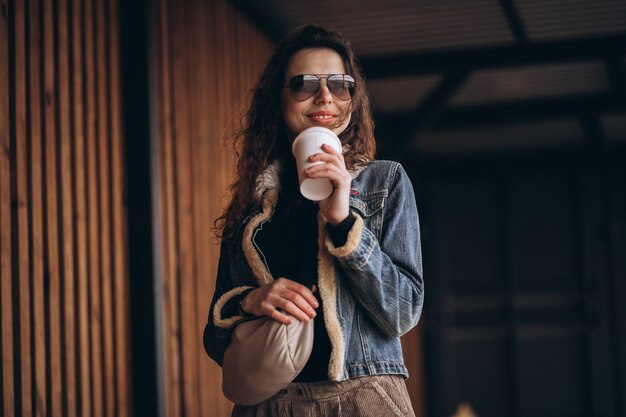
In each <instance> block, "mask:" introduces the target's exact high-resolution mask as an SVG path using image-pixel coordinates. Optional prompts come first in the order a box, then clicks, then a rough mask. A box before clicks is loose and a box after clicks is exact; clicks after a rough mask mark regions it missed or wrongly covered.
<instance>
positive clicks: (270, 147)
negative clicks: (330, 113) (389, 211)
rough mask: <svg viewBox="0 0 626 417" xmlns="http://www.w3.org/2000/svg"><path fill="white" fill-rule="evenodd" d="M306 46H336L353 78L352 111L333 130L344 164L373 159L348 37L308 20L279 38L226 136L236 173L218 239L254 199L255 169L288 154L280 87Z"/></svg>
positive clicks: (367, 111)
mask: <svg viewBox="0 0 626 417" xmlns="http://www.w3.org/2000/svg"><path fill="white" fill-rule="evenodd" d="M308 48H329V49H332V50H334V51H336V52H337V53H338V54H339V55H340V56H341V58H342V59H343V63H344V67H345V68H346V73H347V74H350V75H352V77H353V78H354V79H355V82H356V92H355V94H354V95H353V97H352V102H351V112H352V117H351V120H350V123H349V125H348V127H347V128H346V129H345V130H344V131H343V132H342V133H341V134H340V135H339V139H340V140H341V143H342V144H343V145H344V154H343V155H344V159H345V161H346V166H347V168H348V169H354V168H356V167H358V166H362V165H365V164H367V163H368V162H369V161H371V160H373V159H374V154H375V151H376V142H375V139H374V121H373V118H372V111H371V107H370V102H369V97H368V95H367V92H366V89H365V83H364V79H363V75H362V73H361V69H360V67H359V65H358V62H357V59H356V56H355V55H354V52H353V51H352V49H351V47H350V44H349V42H348V41H347V40H346V39H345V38H344V37H343V36H342V35H341V34H339V33H337V32H333V31H329V30H326V29H324V28H321V27H317V26H312V25H308V26H304V27H301V28H299V29H297V30H295V31H293V32H291V33H290V34H289V35H287V36H286V37H285V38H283V39H282V40H281V41H280V42H279V44H278V47H277V49H276V51H275V52H274V55H273V56H272V57H271V58H270V60H269V61H268V63H267V65H266V67H265V69H264V71H263V73H262V74H261V77H260V79H259V81H258V83H257V85H256V87H255V88H254V90H253V91H252V99H251V102H250V107H249V108H248V111H247V112H246V114H245V116H244V117H243V118H242V120H241V122H240V123H241V127H240V128H239V129H238V130H237V131H236V132H235V133H234V134H233V135H232V136H231V137H230V138H228V139H229V140H230V141H232V145H233V148H234V149H235V152H236V154H237V156H238V162H237V179H236V180H235V181H234V182H233V183H232V184H231V186H230V193H231V196H232V198H231V201H230V204H229V205H228V207H227V208H226V210H224V212H223V213H222V215H221V216H220V217H218V218H217V219H216V220H215V222H214V225H215V231H216V235H217V236H218V237H221V238H222V239H228V238H230V237H232V236H233V235H234V234H235V231H236V229H237V226H238V225H241V224H242V223H243V221H244V219H245V217H246V216H247V215H248V214H249V212H250V210H251V209H254V208H255V207H257V206H259V205H260V196H258V195H257V192H256V188H257V185H258V184H257V181H258V178H259V176H260V174H262V173H263V171H264V170H265V169H267V168H268V166H269V165H270V164H271V163H273V162H274V161H276V160H284V159H285V158H289V157H291V149H290V145H289V139H288V136H287V129H286V128H285V124H284V122H283V118H282V113H281V91H282V87H283V85H284V78H285V72H286V71H287V67H288V65H289V63H290V60H291V58H292V57H293V56H294V55H295V54H296V53H297V52H298V51H300V50H302V49H308ZM346 145H347V146H346ZM220 230H221V233H220Z"/></svg>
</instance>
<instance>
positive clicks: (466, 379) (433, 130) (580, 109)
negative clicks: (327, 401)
mask: <svg viewBox="0 0 626 417" xmlns="http://www.w3.org/2000/svg"><path fill="white" fill-rule="evenodd" d="M0 12H1V15H0V149H1V152H0V197H1V199H0V272H1V274H2V275H1V276H2V279H1V285H0V300H1V307H0V321H1V326H2V327H1V328H2V332H1V333H0V349H1V352H2V367H1V368H0V374H1V378H0V387H1V389H0V391H1V396H0V407H1V408H0V409H1V410H2V411H1V412H0V414H2V415H3V416H7V417H9V416H70V417H71V416H130V415H135V416H172V417H177V416H207V417H208V416H210V417H214V416H215V417H220V416H228V415H230V408H231V407H232V404H230V403H229V402H228V401H227V400H226V399H225V398H224V397H223V396H222V394H221V388H220V387H221V371H220V369H219V368H218V367H217V366H216V365H215V364H214V363H213V362H212V361H211V360H210V359H209V358H208V357H207V356H206V354H205V353H204V350H203V347H202V342H201V335H202V329H203V327H204V324H205V323H206V318H207V313H208V307H209V304H210V300H211V297H212V293H213V287H214V276H215V269H216V265H217V256H218V245H217V244H216V239H215V238H214V235H213V231H212V229H211V227H212V225H213V220H214V219H215V218H216V217H217V216H219V214H220V213H221V211H222V210H223V208H224V207H225V204H226V203H227V201H228V200H227V196H226V191H227V187H228V185H229V184H230V182H231V181H232V179H233V173H234V162H235V159H234V158H235V156H234V154H233V152H232V151H231V150H230V149H229V148H227V147H225V146H224V144H223V139H224V137H225V135H226V133H227V132H228V131H229V129H231V127H232V124H233V121H234V120H237V117H239V116H240V115H241V111H242V109H244V108H245V106H246V103H247V100H248V99H249V93H250V89H251V88H252V87H253V85H254V83H255V81H256V79H257V77H258V75H259V72H260V70H261V68H262V67H263V66H264V64H265V62H266V60H267V58H268V57H269V56H270V54H271V52H272V50H273V47H274V45H275V42H276V41H277V40H278V39H279V38H280V37H281V36H282V35H284V34H285V33H287V32H288V31H289V30H290V29H291V28H293V27H296V26H298V25H301V24H306V23H314V24H319V25H323V26H326V27H328V28H332V29H335V30H337V31H339V32H342V33H343V34H344V35H345V36H346V37H347V38H348V39H349V40H351V42H352V46H353V48H354V50H355V52H356V53H357V55H358V56H359V59H360V61H361V65H362V68H363V71H364V73H365V77H366V81H367V85H368V88H369V92H370V95H371V98H372V102H373V107H374V113H375V117H376V126H377V128H376V135H377V140H378V148H379V153H378V157H379V159H393V160H397V161H399V162H401V163H402V164H403V165H404V167H405V168H406V170H407V172H408V173H409V174H410V176H411V179H412V181H413V184H414V187H415V192H416V197H417V203H418V210H419V212H420V216H421V225H420V227H421V231H422V244H423V250H424V270H425V283H426V304H425V310H424V314H423V316H422V319H421V321H420V324H419V325H418V327H417V328H416V329H414V330H413V331H411V332H410V333H408V334H407V335H405V336H404V337H403V348H404V351H405V357H406V361H407V365H408V367H409V371H410V373H411V376H410V378H409V379H408V380H407V385H408V388H409V392H410V395H411V398H412V401H413V405H414V408H415V410H416V414H417V415H418V416H428V417H440V416H441V417H448V416H452V415H457V416H461V415H464V416H468V415H470V414H469V413H470V411H469V410H470V409H471V410H473V413H475V415H476V416H479V417H502V416H513V417H583V416H584V417H588V416H597V417H623V416H626V337H625V334H626V332H625V330H624V329H626V307H624V304H623V303H622V302H621V301H622V299H623V298H624V297H626V2H624V1H623V0H595V1H591V0H439V1H431V0H428V1H426V0H424V1H408V0H388V1H385V2H382V3H381V2H379V1H373V0H363V1H358V2H357V1H352V0H350V1H333V2H331V1H327V0H320V1H317V2H314V3H313V2H302V1H293V0H291V1H287V0H265V1H263V2H261V1H258V0H233V1H226V0H178V1H173V0H157V1H148V0H137V1H133V2H122V1H117V0H110V1H105V0H54V1H52V0H47V1H46V0H0ZM416 227H417V226H416ZM463 410H464V411H463Z"/></svg>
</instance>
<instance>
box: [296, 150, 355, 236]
mask: <svg viewBox="0 0 626 417" xmlns="http://www.w3.org/2000/svg"><path fill="white" fill-rule="evenodd" d="M322 150H323V151H324V152H320V153H317V154H315V155H312V156H310V157H309V161H311V162H316V161H322V162H325V163H324V164H319V165H314V166H312V167H310V168H308V169H307V170H305V174H306V176H307V177H308V178H328V180H329V181H330V182H331V183H332V185H333V188H334V190H333V193H332V194H331V195H330V196H329V197H328V198H326V199H324V200H322V201H319V202H318V204H319V207H320V210H321V211H322V213H323V214H324V216H325V217H326V219H327V220H328V223H330V224H331V225H336V224H338V223H340V222H341V221H342V220H344V219H345V218H346V217H348V215H349V214H350V204H349V201H350V185H351V184H352V176H351V175H350V173H349V172H348V170H347V168H346V162H345V161H344V159H343V155H342V154H340V153H339V152H337V151H336V150H335V149H334V148H333V147H332V146H328V145H322Z"/></svg>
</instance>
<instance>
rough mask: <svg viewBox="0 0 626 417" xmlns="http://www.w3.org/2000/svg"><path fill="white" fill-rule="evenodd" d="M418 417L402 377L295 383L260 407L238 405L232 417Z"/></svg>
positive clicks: (377, 376)
mask: <svg viewBox="0 0 626 417" xmlns="http://www.w3.org/2000/svg"><path fill="white" fill-rule="evenodd" d="M387 416H389V417H415V413H414V412H413V407H412V406H411V400H410V398H409V394H408V392H407V390H406V384H405V383H404V378H403V377H402V376H401V375H376V376H365V377H361V378H354V379H349V380H347V381H342V382H330V381H324V382H311V383H298V382H294V383H292V384H290V385H289V386H288V387H287V388H285V389H283V390H282V391H280V392H279V393H278V394H276V395H274V396H273V397H272V398H270V399H268V400H266V401H264V402H262V403H261V404H258V405H255V406H251V407H243V406H240V405H235V407H234V408H233V413H232V417H387Z"/></svg>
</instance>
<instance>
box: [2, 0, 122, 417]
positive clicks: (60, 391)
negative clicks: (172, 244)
mask: <svg viewBox="0 0 626 417" xmlns="http://www.w3.org/2000/svg"><path fill="white" fill-rule="evenodd" d="M0 3H1V6H2V7H1V11H2V14H1V16H0V149H1V150H2V151H1V152H0V196H1V201H0V225H1V228H0V261H1V263H0V265H1V266H0V272H1V274H2V279H1V286H0V297H1V300H2V304H1V307H0V319H1V321H2V333H1V336H0V348H1V350H2V368H1V371H0V373H1V374H2V379H1V381H2V382H1V384H2V385H1V396H0V404H1V407H2V408H1V409H2V411H1V414H2V415H3V416H7V417H12V416H25V417H26V416H59V417H60V416H63V417H65V416H68V417H72V416H127V415H129V414H130V405H131V402H130V400H131V399H130V387H129V386H128V381H129V380H130V375H129V369H130V361H129V359H130V356H129V340H130V338H129V334H128V328H127V323H128V319H129V317H128V311H129V310H128V290H127V282H128V280H129V277H128V272H127V270H128V268H127V259H126V241H127V239H126V237H125V236H126V215H125V208H124V204H123V197H124V185H123V184H124V168H123V154H122V134H121V128H122V125H121V119H120V116H121V113H120V111H121V110H120V107H121V102H120V87H119V69H118V67H119V58H118V55H119V53H118V52H119V46H118V34H117V27H118V24H117V9H116V7H117V3H116V1H113V0H57V1H54V2H53V1H51V0H45V1H44V0H15V1H7V0H4V1H1V2H0Z"/></svg>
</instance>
